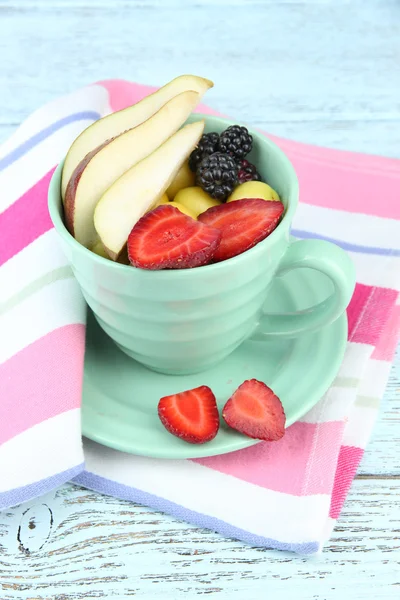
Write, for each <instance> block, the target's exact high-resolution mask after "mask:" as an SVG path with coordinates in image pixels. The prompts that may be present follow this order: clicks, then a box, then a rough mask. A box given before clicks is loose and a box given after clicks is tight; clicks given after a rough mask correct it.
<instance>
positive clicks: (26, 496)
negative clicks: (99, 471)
mask: <svg viewBox="0 0 400 600" xmlns="http://www.w3.org/2000/svg"><path fill="white" fill-rule="evenodd" d="M84 468H85V464H84V463H82V464H80V465H77V466H76V467H72V468H71V469H67V470H66V471H62V473H57V474H56V475H51V476H50V477H46V479H41V480H40V481H35V483H30V484H29V485H24V486H23V487H18V488H14V489H13V490H8V491H7V492H1V493H0V510H3V509H5V508H10V507H11V506H16V505H17V504H21V503H22V502H26V501H27V500H32V498H38V497H39V496H43V494H47V492H50V491H51V490H54V489H55V488H58V487H59V486H60V485H62V484H63V483H66V482H67V481H70V480H71V479H72V478H73V477H76V476H77V475H78V474H79V473H82V471H83V469H84Z"/></svg>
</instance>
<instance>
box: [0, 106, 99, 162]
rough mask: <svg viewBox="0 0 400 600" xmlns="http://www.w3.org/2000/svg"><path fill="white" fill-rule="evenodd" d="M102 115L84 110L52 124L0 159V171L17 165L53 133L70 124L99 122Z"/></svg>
mask: <svg viewBox="0 0 400 600" xmlns="http://www.w3.org/2000/svg"><path fill="white" fill-rule="evenodd" d="M100 116H101V115H100V114H99V113H98V112H95V111H94V110H84V111H81V112H77V113H73V114H72V115H68V117H64V118H63V119H60V120H59V121H56V122H55V123H52V124H51V125H49V126H48V127H46V128H45V129H42V131H39V132H38V133H35V135H33V136H32V137H31V138H29V139H27V140H25V142H23V143H22V144H21V145H20V146H17V148H14V150H11V152H10V153H9V154H6V156H4V157H3V158H1V159H0V171H3V170H4V169H6V168H7V167H9V166H10V165H12V164H13V163H15V162H16V161H17V160H18V159H19V158H21V157H22V156H24V155H25V154H27V153H28V152H29V150H32V148H34V147H35V146H37V145H38V144H40V143H41V142H43V141H44V140H45V139H46V138H48V137H50V136H51V135H52V134H53V133H55V132H56V131H58V130H59V129H62V128H63V127H65V126H66V125H69V124H70V123H75V122H76V121H85V120H89V121H97V119H100Z"/></svg>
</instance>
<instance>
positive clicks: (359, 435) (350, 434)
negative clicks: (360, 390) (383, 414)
mask: <svg viewBox="0 0 400 600" xmlns="http://www.w3.org/2000/svg"><path fill="white" fill-rule="evenodd" d="M377 412H378V410H377V409H376V408H373V407H368V406H359V405H357V401H356V402H355V405H354V407H353V410H352V411H351V414H350V416H349V420H348V422H347V424H346V427H345V430H344V434H343V441H342V445H343V446H356V447H357V448H365V447H366V445H367V444H368V441H369V438H370V437H371V432H372V429H373V427H374V425H375V421H376V416H377Z"/></svg>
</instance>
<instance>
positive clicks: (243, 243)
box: [198, 198, 284, 262]
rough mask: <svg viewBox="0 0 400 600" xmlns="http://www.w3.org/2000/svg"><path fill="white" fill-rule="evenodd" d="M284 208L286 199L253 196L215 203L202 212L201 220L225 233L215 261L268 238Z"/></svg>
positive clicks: (199, 218) (238, 252)
mask: <svg viewBox="0 0 400 600" xmlns="http://www.w3.org/2000/svg"><path fill="white" fill-rule="evenodd" d="M283 211H284V206H283V204H282V202H279V201H270V202H265V201H264V200H260V199H257V198H251V199H244V200H237V201H236V202H230V203H229V204H228V203H227V204H221V205H220V206H214V207H213V208H209V209H208V210H207V211H206V212H205V213H202V214H201V215H199V217H198V220H199V221H200V222H201V223H205V224H206V225H209V226H210V227H214V228H215V229H218V230H219V231H220V232H221V234H222V238H221V242H220V244H219V246H218V248H217V250H216V252H215V254H214V256H213V261H214V262H219V261H222V260H226V259H228V258H232V257H233V256H237V255H238V254H242V252H245V251H246V250H249V249H250V248H252V247H253V246H255V245H256V244H258V243H259V242H261V241H262V240H264V239H265V238H266V237H267V236H268V235H269V234H270V233H272V231H273V230H274V229H275V228H276V226H277V225H278V223H279V220H280V218H281V216H282V214H283Z"/></svg>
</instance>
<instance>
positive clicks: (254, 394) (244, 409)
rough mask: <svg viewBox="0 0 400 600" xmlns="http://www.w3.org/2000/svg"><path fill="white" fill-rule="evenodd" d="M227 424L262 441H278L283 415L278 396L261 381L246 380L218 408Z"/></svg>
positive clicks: (284, 417) (282, 427)
mask: <svg viewBox="0 0 400 600" xmlns="http://www.w3.org/2000/svg"><path fill="white" fill-rule="evenodd" d="M222 416H223V418H224V419H225V421H226V423H227V424H228V425H229V427H232V428H233V429H236V430H237V431H240V433H244V434H245V435H247V436H249V437H251V438H254V439H257V440H265V441H266V442H275V441H277V440H280V439H281V437H283V435H284V433H285V422H286V416H285V411H284V410H283V406H282V403H281V401H280V400H279V398H278V396H276V395H275V394H274V392H273V391H272V390H271V389H270V388H269V387H268V386H267V385H265V383H263V382H262V381H257V379H248V380H247V381H245V382H244V383H242V385H240V386H239V387H238V389H237V390H236V392H235V393H234V394H233V396H231V398H229V400H228V402H227V403H226V404H225V406H224V408H223V410H222Z"/></svg>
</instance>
